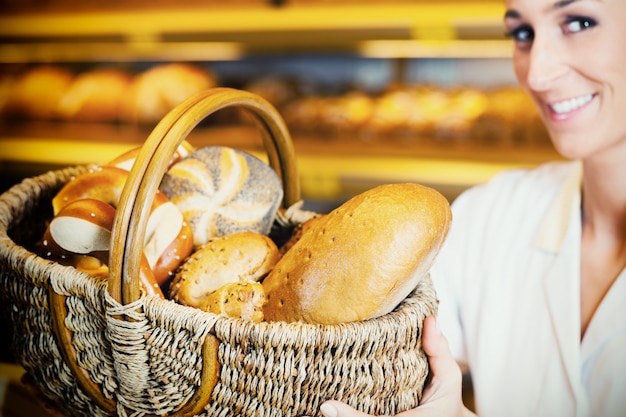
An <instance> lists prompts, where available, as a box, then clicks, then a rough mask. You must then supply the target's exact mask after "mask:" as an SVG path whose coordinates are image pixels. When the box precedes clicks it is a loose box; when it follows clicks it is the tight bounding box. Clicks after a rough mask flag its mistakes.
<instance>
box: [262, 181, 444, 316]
mask: <svg viewBox="0 0 626 417" xmlns="http://www.w3.org/2000/svg"><path fill="white" fill-rule="evenodd" d="M451 219H452V214H451V211H450V205H449V203H448V201H447V200H446V199H445V197H443V196H442V195H441V194H440V193H439V192H437V191H435V190H433V189H431V188H428V187H424V186H422V185H418V184H388V185H382V186H378V187H376V188H373V189H371V190H368V191H366V192H364V193H361V194H359V195H357V196H355V197H353V198H352V199H350V200H349V201H347V202H346V203H344V204H343V205H341V206H340V207H338V208H337V209H335V210H333V211H332V212H330V213H329V214H328V215H326V216H324V217H320V218H317V219H315V221H314V222H313V223H312V225H311V227H310V228H308V229H307V230H306V231H304V233H303V234H302V236H301V237H300V239H299V240H298V241H297V242H296V243H295V244H294V245H293V246H292V247H291V248H290V249H289V250H288V251H287V252H286V253H285V254H284V255H283V257H282V258H281V260H280V261H279V262H278V263H277V264H276V266H275V267H274V269H273V270H272V272H270V274H269V275H268V276H267V277H266V278H265V279H264V280H263V287H264V288H265V293H266V296H267V299H268V302H267V304H266V305H265V308H264V310H263V312H264V316H265V320H267V321H287V322H292V321H303V322H308V323H320V324H336V323H341V322H351V321H358V320H365V319H369V318H374V317H378V316H381V315H384V314H387V313H389V312H390V311H392V310H393V309H394V308H395V307H396V306H397V305H398V304H400V302H401V301H402V300H403V299H405V298H406V297H407V296H408V295H409V294H410V292H411V291H413V289H414V288H415V287H416V285H417V284H418V283H419V281H420V280H422V279H423V278H424V277H426V276H427V275H428V273H429V270H430V267H431V265H432V263H433V261H434V259H435V257H436V255H437V253H438V252H439V249H440V248H441V245H442V244H443V242H444V240H445V237H446V235H447V232H448V229H449V225H450V222H451Z"/></svg>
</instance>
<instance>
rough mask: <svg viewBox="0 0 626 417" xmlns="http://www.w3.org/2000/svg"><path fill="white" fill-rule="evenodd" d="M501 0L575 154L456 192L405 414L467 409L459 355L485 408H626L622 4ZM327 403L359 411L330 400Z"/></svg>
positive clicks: (605, 412) (545, 112)
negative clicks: (421, 379) (415, 388)
mask: <svg viewBox="0 0 626 417" xmlns="http://www.w3.org/2000/svg"><path fill="white" fill-rule="evenodd" d="M506 7H507V10H506V13H505V17H504V21H505V25H506V27H507V30H508V33H509V36H510V37H511V38H512V40H513V48H514V53H513V64H514V68H515V73H516V76H517V78H518V80H519V82H520V84H521V85H522V86H523V87H524V88H525V90H526V91H527V92H528V94H529V95H530V97H531V98H532V99H533V100H534V102H535V104H536V106H537V108H538V109H539V111H540V113H541V116H542V118H543V121H544V123H545V125H546V127H547V129H548V131H549V133H550V137H551V140H552V142H553V144H554V146H555V148H556V149H557V150H558V151H559V152H560V153H561V154H562V156H564V157H565V158H567V159H569V161H561V162H551V163H546V164H544V165H542V166H540V167H537V168H535V169H531V170H521V169H520V170H515V171H508V172H503V173H501V174H499V175H497V176H496V177H495V178H494V179H492V180H491V181H490V182H489V183H487V184H485V185H481V186H477V187H475V188H473V189H470V190H468V191H466V192H465V193H464V194H462V195H461V196H460V197H458V198H457V199H456V200H455V201H454V204H453V206H452V209H453V222H452V226H451V229H450V233H449V235H448V239H447V241H446V243H445V244H444V247H443V248H442V250H441V252H440V253H439V256H438V258H437V260H436V262H435V265H434V266H433V268H432V270H431V276H432V278H433V281H434V283H435V286H436V289H437V293H438V297H439V299H440V305H439V317H438V319H437V321H438V325H439V327H438V328H436V323H435V320H428V321H427V322H426V327H425V329H424V338H423V343H424V349H425V351H426V352H427V354H428V355H429V359H430V366H431V372H432V379H431V384H430V386H429V387H428V388H427V389H426V391H425V393H424V399H423V402H422V404H421V405H420V406H419V407H418V408H416V409H414V410H412V411H410V412H408V413H406V414H403V415H404V416H413V417H418V416H422V417H425V416H435V415H436V416H459V415H468V414H470V411H468V410H467V409H465V408H464V407H463V404H462V402H461V381H462V380H461V378H459V374H460V373H459V366H457V365H456V364H455V363H454V361H453V359H452V358H454V359H456V361H457V363H458V364H459V365H460V368H461V369H463V370H465V371H467V372H468V373H469V374H471V376H472V380H473V385H474V397H475V398H474V399H475V407H476V411H477V413H478V414H479V415H481V416H487V417H489V416H494V417H495V416H503V415H506V416H529V415H533V416H546V417H547V416H601V417H615V416H618V415H623V412H624V410H626V396H624V393H625V392H626V355H624V352H625V351H626V307H625V304H624V300H626V269H625V265H626V163H625V162H626V121H625V120H624V115H623V111H624V110H623V109H624V108H626V77H624V68H625V67H626V54H624V51H626V26H624V24H623V22H624V21H626V2H624V1H623V0H602V1H600V0H565V1H554V0H549V1H546V0H507V1H506ZM438 329H441V332H439V331H438ZM446 342H449V344H448V343H446ZM448 347H449V349H448ZM321 411H322V414H324V415H325V416H327V417H331V416H332V417H338V416H341V417H347V416H354V417H356V416H359V417H362V416H363V414H362V413H359V412H357V411H355V410H353V409H351V408H349V407H347V406H346V405H345V404H342V403H339V402H336V401H329V402H327V403H325V404H324V405H322V408H321Z"/></svg>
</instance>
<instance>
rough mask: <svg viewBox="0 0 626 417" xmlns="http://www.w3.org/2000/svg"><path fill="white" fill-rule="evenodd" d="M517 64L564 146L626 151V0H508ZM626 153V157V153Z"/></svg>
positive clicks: (568, 151) (570, 152)
mask: <svg viewBox="0 0 626 417" xmlns="http://www.w3.org/2000/svg"><path fill="white" fill-rule="evenodd" d="M506 5H507V12H506V15H505V25H506V27H507V31H508V32H509V34H510V36H511V38H512V39H513V40H514V43H515V47H514V54H513V63H514V67H515V73H516V75H517V78H518V79H519V81H520V83H521V84H522V85H523V86H524V88H526V89H527V90H528V92H529V94H530V96H531V97H532V98H533V100H534V101H535V103H536V104H537V107H538V108H539V111H540V112H541V114H542V117H543V119H544V121H545V124H546V127H547V128H548V131H549V132H550V135H551V137H552V141H553V143H554V145H555V147H556V149H557V150H558V151H559V152H560V153H561V154H562V155H564V156H565V157H568V158H573V159H577V158H589V157H591V156H594V155H596V154H598V153H601V152H607V151H608V152H612V151H613V150H614V148H615V147H621V149H622V151H621V152H624V148H626V0H507V1H506ZM622 155H623V154H622Z"/></svg>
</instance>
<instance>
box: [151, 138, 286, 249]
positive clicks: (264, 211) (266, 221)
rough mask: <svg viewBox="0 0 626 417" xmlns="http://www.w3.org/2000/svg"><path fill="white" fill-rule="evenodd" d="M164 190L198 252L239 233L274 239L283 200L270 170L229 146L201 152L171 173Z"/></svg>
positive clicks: (273, 174) (164, 184)
mask: <svg viewBox="0 0 626 417" xmlns="http://www.w3.org/2000/svg"><path fill="white" fill-rule="evenodd" d="M160 188H161V191H162V192H163V193H164V194H165V195H166V196H167V197H168V198H169V199H170V200H171V201H172V202H173V203H174V204H176V205H177V206H178V208H179V209H180V210H181V211H182V213H183V216H185V219H186V220H187V222H189V224H190V225H191V228H192V230H193V237H194V244H195V247H196V248H198V247H200V246H202V245H204V244H206V243H207V242H208V241H209V239H211V238H213V237H215V236H223V235H227V234H231V233H235V232H241V231H253V232H257V233H262V234H266V235H267V234H269V232H270V231H271V228H272V224H273V223H274V218H275V217H276V213H277V211H278V208H279V206H280V202H281V201H282V199H283V188H282V183H281V180H280V178H279V177H278V175H277V174H276V172H275V171H274V170H273V169H272V168H271V167H270V166H269V165H267V164H266V163H265V162H263V161H261V160H260V159H258V158H256V157H255V156H253V155H251V154H248V153H246V152H243V151H239V150H235V149H231V148H228V147H224V146H208V147H204V148H200V149H196V150H195V151H193V152H192V153H191V154H189V155H188V156H187V157H186V158H184V159H183V160H181V161H180V162H178V163H176V164H174V165H173V166H172V167H171V168H170V169H169V170H168V172H167V173H166V174H165V176H164V177H163V180H162V182H161V186H160Z"/></svg>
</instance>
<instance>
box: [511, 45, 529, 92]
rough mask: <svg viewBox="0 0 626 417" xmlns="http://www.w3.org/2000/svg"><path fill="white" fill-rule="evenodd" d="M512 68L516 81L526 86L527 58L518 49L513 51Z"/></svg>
mask: <svg viewBox="0 0 626 417" xmlns="http://www.w3.org/2000/svg"><path fill="white" fill-rule="evenodd" d="M513 70H514V71H515V77H517V81H518V82H519V83H520V84H521V85H522V86H524V87H527V80H528V58H527V57H526V55H525V54H522V53H521V52H519V51H515V52H514V53H513Z"/></svg>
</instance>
